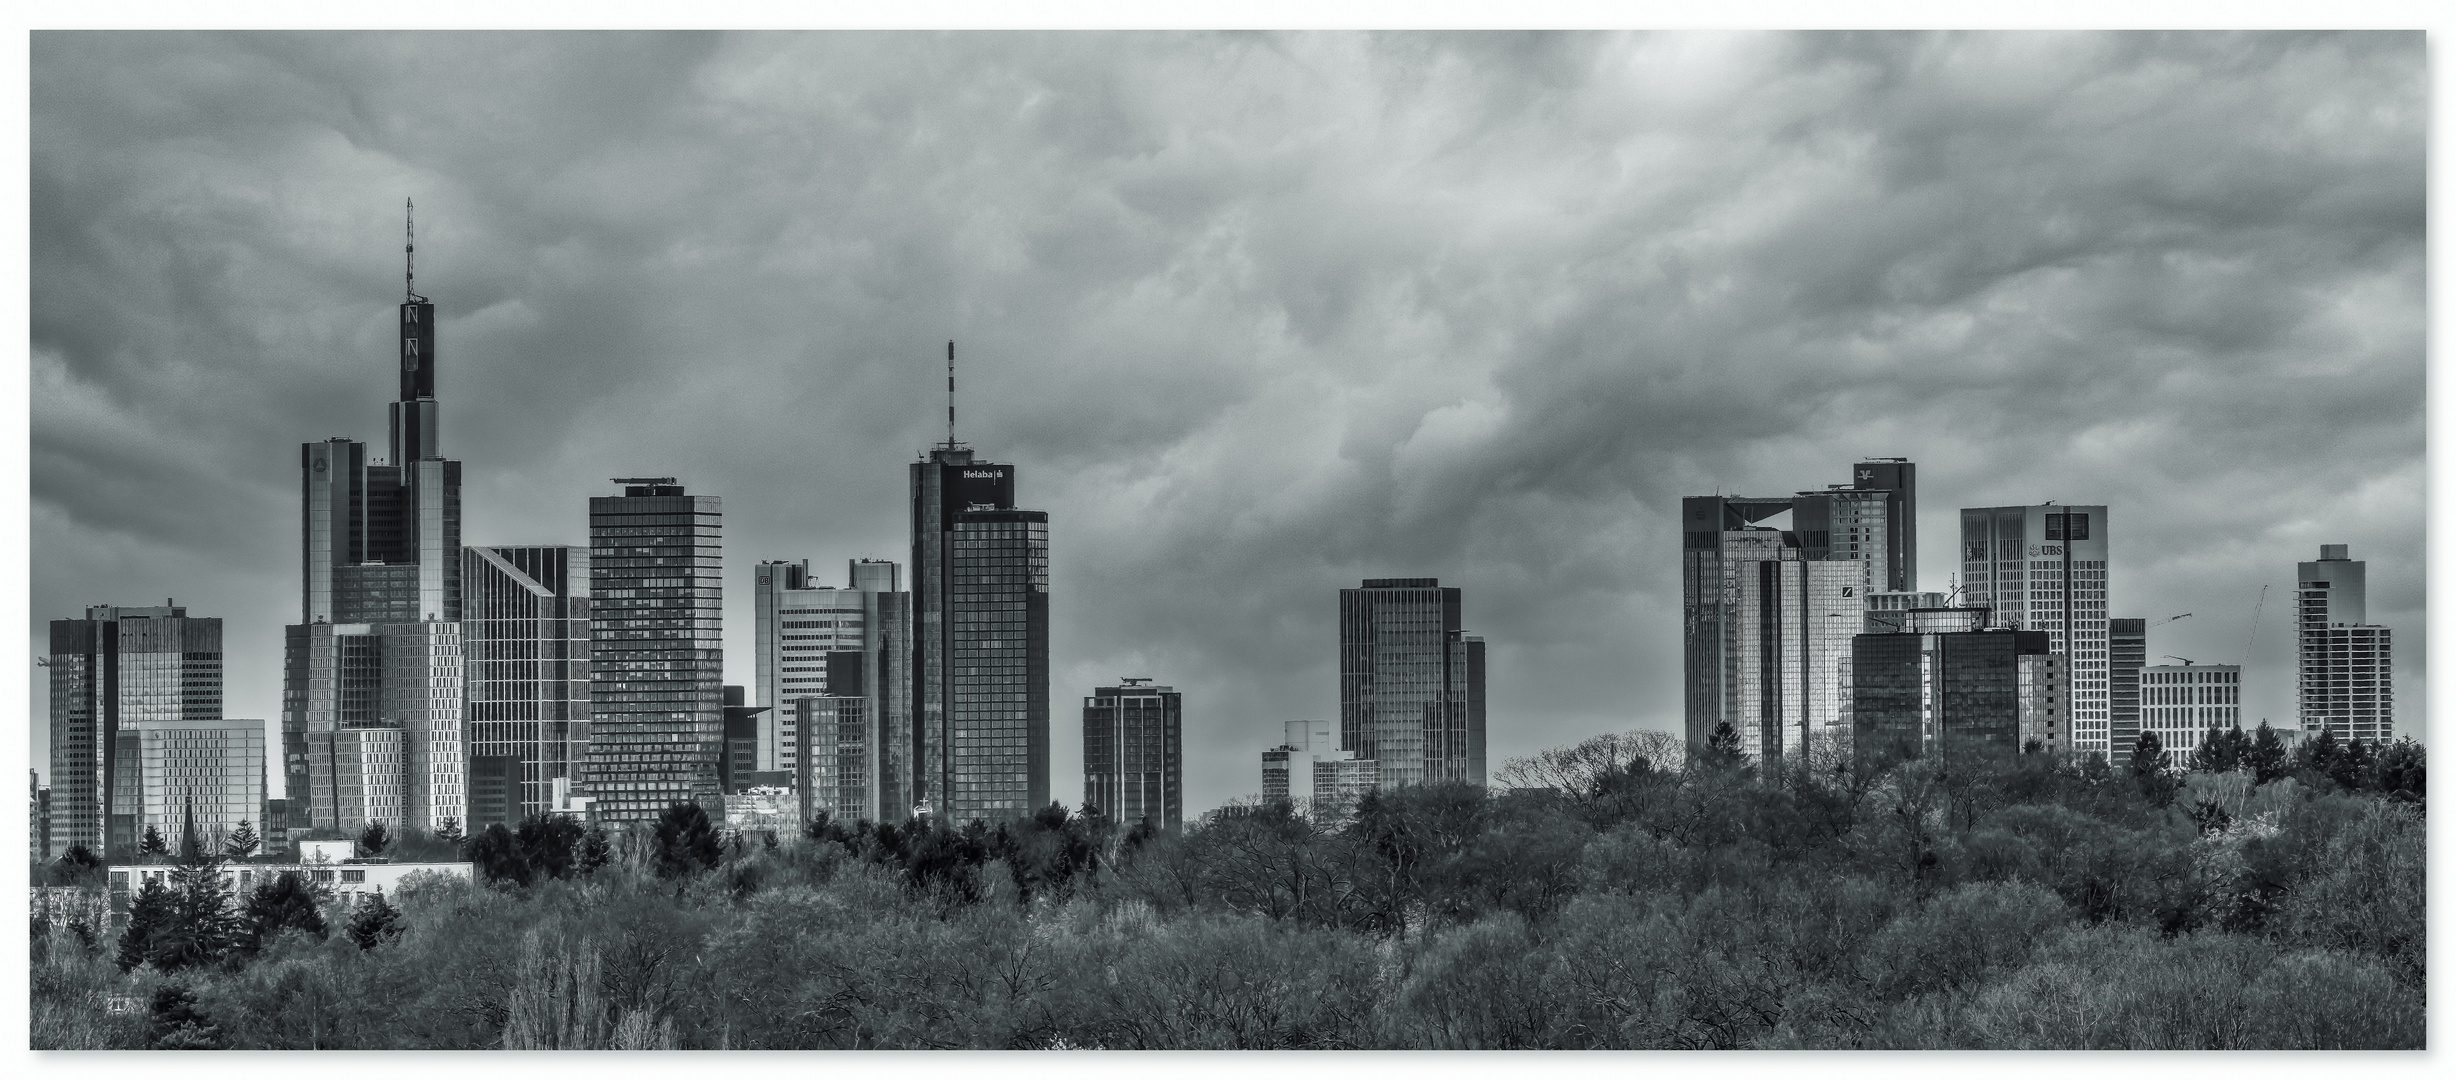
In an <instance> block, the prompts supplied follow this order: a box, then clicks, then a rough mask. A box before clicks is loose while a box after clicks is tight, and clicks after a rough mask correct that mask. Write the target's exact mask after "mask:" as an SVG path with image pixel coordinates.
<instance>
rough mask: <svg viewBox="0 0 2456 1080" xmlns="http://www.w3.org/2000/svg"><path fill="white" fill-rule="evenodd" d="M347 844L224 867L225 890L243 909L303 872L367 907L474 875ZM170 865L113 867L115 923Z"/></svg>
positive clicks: (349, 905) (459, 867) (316, 844)
mask: <svg viewBox="0 0 2456 1080" xmlns="http://www.w3.org/2000/svg"><path fill="white" fill-rule="evenodd" d="M350 843H351V842H350V841H348V840H308V841H303V842H301V844H300V845H299V846H300V847H301V848H302V849H304V850H302V851H301V852H300V853H299V858H297V859H294V860H292V861H288V862H271V863H231V864H226V865H225V866H224V867H223V868H222V887H223V888H224V889H226V890H228V892H229V894H230V897H231V899H232V901H233V902H234V903H236V904H240V905H244V904H245V903H246V902H247V897H248V896H249V895H250V894H252V893H254V892H255V891H256V888H257V886H260V885H264V884H266V883H268V882H272V881H275V880H278V879H279V878H280V877H281V875H283V874H299V875H302V876H304V877H306V878H307V879H308V880H310V881H312V882H314V883H315V884H316V885H318V886H321V887H323V888H324V889H326V890H329V891H330V892H331V893H332V896H333V898H334V899H335V900H337V901H339V902H340V904H341V906H342V908H343V909H344V910H349V909H354V908H356V907H358V906H359V905H361V904H364V903H367V902H368V901H369V900H370V899H371V898H372V897H374V896H376V895H377V894H379V893H380V894H389V895H390V896H398V895H400V892H401V883H402V882H403V881H405V880H407V879H408V878H410V877H411V876H413V875H418V874H432V875H437V876H441V877H456V878H460V879H463V880H469V879H471V878H473V877H475V874H474V873H473V871H474V870H475V867H474V865H473V864H470V863H465V862H391V861H388V860H384V859H359V858H353V857H351V854H350V851H351V848H350ZM176 869H177V868H176V867H171V866H128V865H123V864H119V863H114V864H112V866H111V869H110V877H109V879H108V882H109V884H108V886H107V888H108V891H109V894H110V911H111V920H112V922H113V923H114V924H115V925H125V923H126V922H127V919H128V903H129V901H130V900H131V899H133V898H134V897H135V895H136V894H137V893H139V892H142V891H143V890H144V888H145V884H146V883H147V882H149V881H158V882H161V883H163V884H164V885H166V886H167V885H169V884H170V875H171V874H172V873H173V872H174V871H175V870H176Z"/></svg>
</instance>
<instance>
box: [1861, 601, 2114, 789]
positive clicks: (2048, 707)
mask: <svg viewBox="0 0 2456 1080" xmlns="http://www.w3.org/2000/svg"><path fill="white" fill-rule="evenodd" d="M1851 651H1852V654H1853V655H1852V662H1851V671H1852V685H1851V693H1852V696H1853V698H1854V701H1853V706H1852V709H1851V720H1852V728H1853V740H1852V741H1853V747H1852V756H1853V757H1854V758H1855V759H1857V760H1858V761H1861V762H1865V763H1870V764H1881V763H1883V762H1885V761H1888V760H1894V759H1899V758H1902V757H1918V756H1929V755H1932V756H1942V757H1948V758H1952V759H1958V758H1959V757H1960V756H1961V755H1963V754H1964V753H1968V752H1979V753H1986V754H1991V755H2000V756H2004V757H2010V756H2012V755H2014V754H2017V753H2019V752H2020V751H2021V748H2022V746H2023V744H2024V743H2025V742H2026V741H2027V740H2028V739H2030V738H2032V737H2036V736H2038V735H2040V734H2042V733H2043V732H2045V731H2046V729H2047V727H2048V726H2049V725H2052V724H2057V723H2060V722H2061V721H2062V719H2063V716H2062V712H2061V710H2062V709H2063V708H2064V707H2065V702H2064V701H2063V700H2062V699H2063V698H2064V697H2065V696H2066V695H2065V694H2064V693H2063V670H2064V669H2063V668H2062V666H2061V665H2060V664H2059V663H2058V662H2057V656H2056V654H2054V653H2051V652H2050V651H2049V646H2048V638H2047V635H2046V634H2044V633H2041V632H2038V631H2034V630H2019V631H2006V630H1981V631H1972V632H1963V633H1936V634H1927V633H1901V634H1860V635H1858V636H1857V637H1855V638H1853V639H1852V642H1851ZM2042 742H2043V739H2042Z"/></svg>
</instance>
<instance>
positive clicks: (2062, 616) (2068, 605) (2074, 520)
mask: <svg viewBox="0 0 2456 1080" xmlns="http://www.w3.org/2000/svg"><path fill="white" fill-rule="evenodd" d="M2108 531H2109V529H2108V524H2107V515H2106V507H2104V506H2055V505H2043V506H1994V507H1984V508H1979V509H1965V510H1963V511H1962V512H1961V547H1962V559H1961V581H1962V589H1963V592H1964V594H1965V596H1966V601H1967V602H1968V603H1969V604H1971V605H1973V606H1985V607H1988V608H1990V609H1993V611H1994V622H1995V624H1996V625H1998V626H2005V627H2010V628H2012V629H2016V630H2043V631H2046V633H2047V640H2048V643H2049V648H2051V649H2052V650H2053V651H2054V652H2056V653H2058V654H2060V655H2063V656H2065V657H2067V658H2068V660H2067V670H2068V672H2069V673H2070V677H2071V682H2072V709H2071V725H2072V743H2071V749H2072V751H2073V752H2074V753H2080V754H2095V755H2098V756H2100V757H2107V756H2108V755H2109V752H2110V751H2111V750H2112V748H2113V746H2112V744H2113V740H2112V737H2111V734H2110V732H2111V730H2112V729H2111V727H2110V725H2111V724H2112V722H2113V705H2112V701H2111V697H2110V694H2111V691H2112V687H2111V685H2110V684H2111V681H2112V680H2111V678H2110V672H2109V663H2110V658H2109V655H2108V654H2109V652H2110V651H2111V649H2110V646H2111V642H2110V641H2109V639H2108V633H2107V629H2108V628H2107V592H2106V586H2107V576H2106V557H2107V534H2108Z"/></svg>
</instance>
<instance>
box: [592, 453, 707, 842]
mask: <svg viewBox="0 0 2456 1080" xmlns="http://www.w3.org/2000/svg"><path fill="white" fill-rule="evenodd" d="M614 482H615V483H617V484H621V485H623V493H622V494H621V495H608V496H596V497H592V498H590V499H589V501H588V538H589V566H588V570H589V634H590V656H589V676H590V686H589V714H590V723H589V734H588V763H587V769H586V781H587V784H586V786H587V788H588V794H589V796H590V797H591V798H593V799H594V800H595V803H594V806H595V811H596V815H597V817H598V818H599V819H600V820H603V821H607V822H614V823H627V822H634V821H653V820H655V819H656V817H657V815H658V814H661V813H663V812H664V811H665V808H666V807H667V806H668V805H670V804H673V803H677V802H696V803H698V804H699V805H700V806H701V807H703V808H705V809H706V810H707V811H708V813H709V814H710V815H711V816H714V817H720V818H721V817H722V816H723V815H724V812H725V799H724V794H723V792H722V791H721V790H719V784H718V778H717V758H718V755H719V754H721V753H722V752H723V746H722V743H723V740H724V737H725V730H724V667H725V641H724V547H723V542H722V535H721V534H722V527H723V513H724V504H723V501H722V500H720V499H718V498H717V497H716V496H713V495H690V494H686V493H685V492H684V491H683V489H682V485H681V484H680V483H678V482H677V481H676V480H675V479H674V478H673V477H670V476H659V477H636V478H631V479H617V480H615V481H614Z"/></svg>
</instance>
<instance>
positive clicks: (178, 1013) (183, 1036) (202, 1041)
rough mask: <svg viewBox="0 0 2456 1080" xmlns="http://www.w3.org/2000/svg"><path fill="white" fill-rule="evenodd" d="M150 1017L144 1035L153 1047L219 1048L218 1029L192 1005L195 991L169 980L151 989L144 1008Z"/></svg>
mask: <svg viewBox="0 0 2456 1080" xmlns="http://www.w3.org/2000/svg"><path fill="white" fill-rule="evenodd" d="M146 1011H147V1012H148V1013H149V1014H151V1017H152V1023H151V1025H150V1031H149V1032H148V1034H149V1035H150V1037H151V1038H152V1040H153V1048H154V1049H156V1050H219V1049H221V1048H222V1031H221V1029H220V1028H219V1027H216V1026H214V1023H213V1020H212V1018H210V1017H208V1016H206V1015H205V1014H204V1011H203V1010H201V1009H198V1008H197V1007H196V994H195V992H194V991H191V990H189V989H188V988H187V987H185V986H181V985H179V984H177V983H171V984H169V985H166V986H163V987H161V988H160V989H157V990H155V991H154V994H153V1000H152V1001H151V1002H150V1003H148V1008H147V1010H146Z"/></svg>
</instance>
